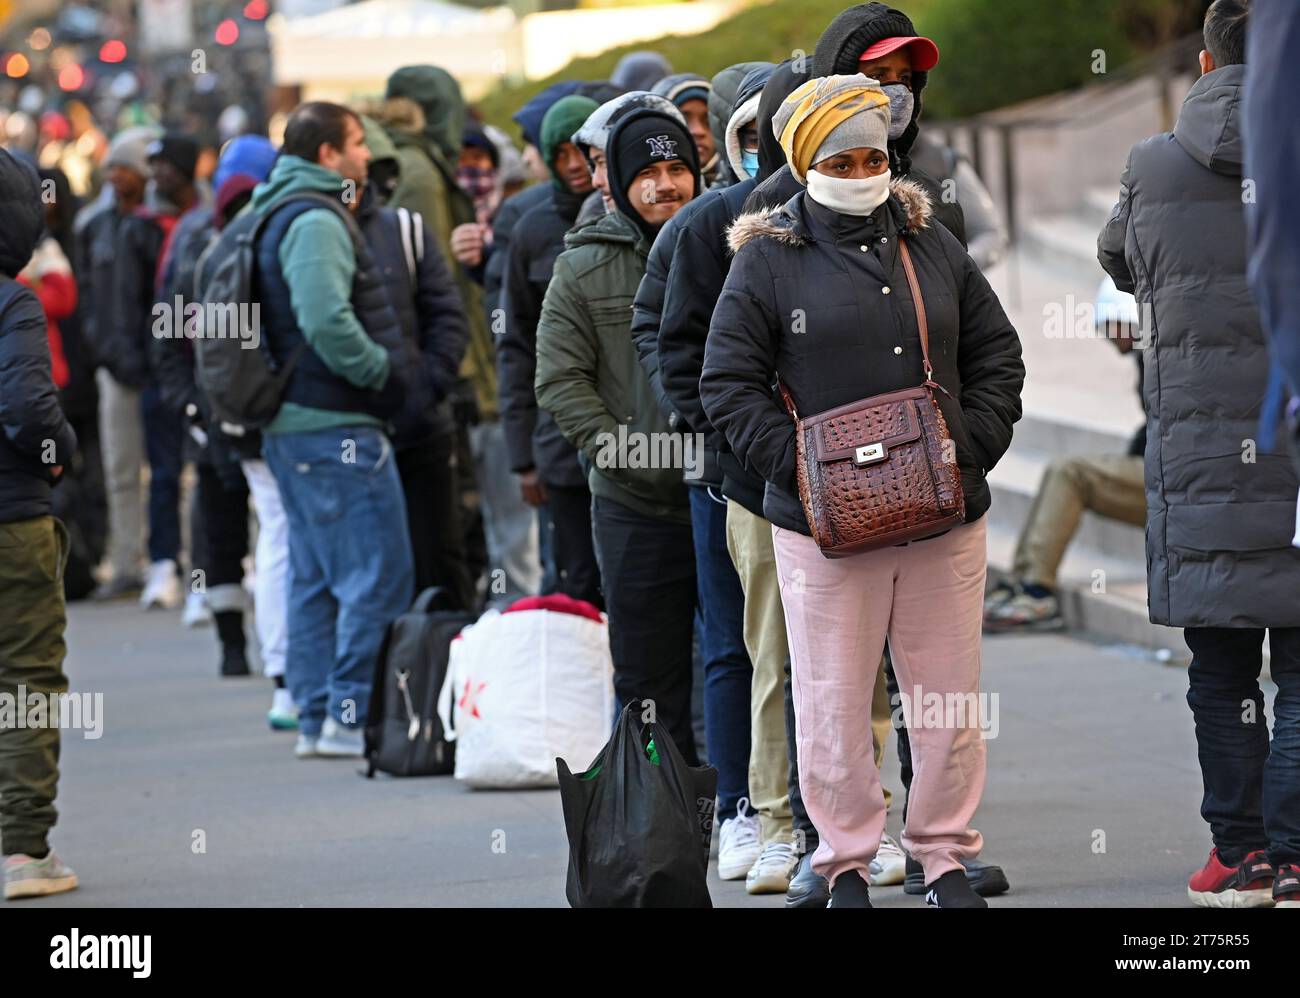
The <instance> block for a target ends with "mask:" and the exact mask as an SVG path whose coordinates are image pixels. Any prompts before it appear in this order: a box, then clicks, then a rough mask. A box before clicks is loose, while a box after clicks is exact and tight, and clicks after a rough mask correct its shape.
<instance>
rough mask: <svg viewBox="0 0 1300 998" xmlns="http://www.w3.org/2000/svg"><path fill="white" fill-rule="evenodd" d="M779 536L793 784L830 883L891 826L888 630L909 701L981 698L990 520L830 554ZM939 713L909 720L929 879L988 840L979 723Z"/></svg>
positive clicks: (911, 827)
mask: <svg viewBox="0 0 1300 998" xmlns="http://www.w3.org/2000/svg"><path fill="white" fill-rule="evenodd" d="M772 533H773V538H774V541H775V545H776V562H777V570H778V573H779V576H780V585H781V602H782V604H783V605H784V607H785V618H786V625H787V628H788V630H789V635H790V661H791V674H792V689H793V694H794V709H795V738H796V741H797V743H798V752H799V755H798V758H799V785H800V789H801V790H802V793H803V799H804V804H805V806H806V807H807V808H808V816H809V818H810V819H811V820H812V823H813V825H814V827H816V829H817V832H818V834H819V836H820V838H821V844H820V845H819V846H818V848H817V851H816V852H815V853H814V854H813V860H812V865H813V869H814V870H816V871H817V872H818V873H820V874H822V875H823V876H825V877H827V878H828V879H829V880H830V881H831V882H832V883H834V881H835V878H836V877H837V876H839V874H840V873H842V872H844V871H845V870H851V869H855V868H856V869H859V870H861V871H862V877H863V879H864V880H865V879H866V877H867V866H868V864H869V863H870V862H871V860H872V858H873V857H874V856H875V855H876V849H877V848H878V847H879V846H880V837H881V835H882V834H884V830H885V799H884V795H883V793H882V792H881V786H880V773H879V771H878V770H877V769H876V763H875V759H874V756H873V753H872V748H871V694H872V689H873V687H874V685H875V678H876V670H877V668H878V667H879V664H880V656H881V653H882V652H883V650H884V645H885V638H886V637H888V638H889V647H890V651H891V654H892V656H893V661H894V672H895V674H896V676H897V677H898V683H899V689H900V690H901V691H902V692H904V693H906V694H908V695H909V696H910V697H912V699H913V701H916V699H917V698H916V697H915V696H914V693H915V691H916V688H917V687H920V690H921V698H920V701H919V703H920V704H924V703H925V702H927V701H929V702H931V703H933V702H934V700H933V698H931V697H929V696H928V695H929V694H933V693H937V694H940V695H942V696H944V699H945V700H949V699H950V698H948V697H947V696H946V695H947V694H976V693H978V691H979V680H980V629H981V617H982V607H983V600H984V574H985V569H986V564H987V553H986V548H985V524H984V520H983V519H979V520H976V521H975V522H974V523H968V524H963V525H962V526H960V527H956V528H954V529H953V530H950V531H949V532H948V533H946V534H944V535H943V536H941V537H932V538H930V539H929V540H924V541H915V542H913V543H911V544H907V545H904V546H902V547H888V548H884V549H882V550H878V551H868V552H865V553H863V554H858V555H852V556H850V557H848V558H834V559H832V558H826V557H824V556H823V555H822V553H821V552H820V551H819V550H818V549H817V545H816V543H815V542H814V541H813V539H812V538H811V537H807V536H805V535H803V534H800V533H797V532H795V531H792V530H783V529H781V528H780V527H775V526H774V527H773V528H772ZM971 699H972V698H967V702H970V700H971ZM954 702H955V701H954ZM918 713H919V712H918ZM936 716H937V715H931V716H930V717H929V719H928V720H929V723H925V724H920V725H913V724H912V723H911V721H912V720H913V719H912V718H908V720H909V725H908V735H909V738H910V739H911V745H912V768H913V772H912V791H911V796H910V799H909V801H908V807H907V827H906V828H905V829H904V830H903V847H904V848H905V849H907V851H908V852H909V853H911V854H912V856H913V857H915V858H916V859H917V860H918V861H919V862H920V863H921V864H922V865H923V866H924V867H925V880H926V883H933V882H934V881H935V880H936V879H938V878H939V877H940V876H941V875H942V874H944V873H946V872H948V871H949V870H957V869H961V860H962V858H963V857H973V856H976V855H978V854H979V851H980V847H981V845H982V844H983V840H982V839H981V837H980V833H979V832H977V831H975V830H974V829H973V828H971V827H970V821H971V818H972V817H973V816H974V814H975V809H976V807H978V806H979V802H980V797H981V795H982V794H983V792H984V740H983V738H981V736H980V728H979V725H978V721H977V720H972V719H970V718H969V716H968V715H965V714H961V713H955V712H954V713H953V714H951V715H948V716H949V717H951V718H952V719H955V720H956V721H957V724H953V723H951V720H948V719H947V717H945V720H944V721H943V722H942V723H935V717H936ZM922 719H923V720H925V718H922ZM967 722H968V723H967Z"/></svg>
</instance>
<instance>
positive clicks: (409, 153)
mask: <svg viewBox="0 0 1300 998" xmlns="http://www.w3.org/2000/svg"><path fill="white" fill-rule="evenodd" d="M385 98H386V100H385V102H384V107H383V110H382V119H383V124H384V126H385V128H386V129H387V131H388V135H389V137H390V138H391V139H392V140H393V143H394V144H395V145H396V146H397V155H398V160H399V162H400V165H401V173H400V178H399V180H398V183H397V187H396V188H395V189H394V190H393V193H392V196H391V204H392V205H393V206H394V207H402V208H407V209H409V210H410V211H412V212H418V213H419V214H420V216H421V217H422V218H423V219H424V220H425V222H427V223H428V225H429V228H430V230H431V231H432V232H433V234H434V236H435V237H436V239H437V241H438V246H439V248H440V249H441V250H442V252H443V253H444V254H445V258H446V259H449V260H450V259H454V257H453V256H452V252H451V232H452V229H454V228H455V227H456V226H457V225H462V224H465V223H468V222H474V221H475V219H476V216H475V214H474V203H473V201H472V200H471V199H470V197H469V195H468V194H466V193H465V192H464V191H462V190H461V189H460V187H459V185H458V184H457V183H456V163H457V162H458V160H459V158H460V145H461V138H462V136H463V134H464V131H465V102H464V99H463V98H462V97H461V93H460V85H459V84H458V83H457V82H456V80H455V79H454V78H453V77H452V76H451V74H450V73H448V72H447V71H446V70H445V69H441V68H439V67H438V66H404V67H403V68H401V69H399V70H397V71H396V72H394V73H393V75H392V76H390V77H389V78H388V87H387V90H386V92H385ZM450 269H451V274H452V277H453V278H454V279H455V281H456V285H457V287H458V289H459V290H460V296H461V301H462V303H463V304H464V306H465V314H466V316H467V317H468V319H469V329H470V334H469V347H468V349H467V350H466V353H465V361H464V364H463V366H462V369H461V373H462V375H463V376H464V377H466V378H468V379H469V381H470V382H471V383H472V385H473V387H474V396H475V401H476V402H477V405H478V410H479V416H480V417H481V418H482V419H484V420H486V421H489V422H490V421H492V420H494V419H495V418H496V413H497V386H496V368H495V364H494V362H493V357H492V336H491V333H490V332H489V327H488V317H487V313H486V312H485V311H484V308H483V289H482V288H480V287H479V285H478V284H476V283H475V282H474V281H473V280H472V279H471V278H470V276H469V275H468V274H467V273H466V271H465V269H464V268H463V267H455V266H454V267H451V268H450Z"/></svg>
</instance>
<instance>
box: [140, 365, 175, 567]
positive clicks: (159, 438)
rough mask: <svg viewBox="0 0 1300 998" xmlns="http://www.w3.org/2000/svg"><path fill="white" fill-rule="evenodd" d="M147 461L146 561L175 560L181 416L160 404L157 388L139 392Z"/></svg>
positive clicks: (155, 386) (154, 386)
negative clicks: (147, 531) (147, 552)
mask: <svg viewBox="0 0 1300 998" xmlns="http://www.w3.org/2000/svg"><path fill="white" fill-rule="evenodd" d="M140 418H141V420H142V421H143V422H144V449H145V454H146V456H147V457H148V459H149V560H150V561H166V560H168V559H171V560H172V561H175V560H176V558H177V555H178V554H179V553H180V549H181V464H182V458H181V448H182V445H183V441H184V439H185V435H184V431H183V429H182V427H181V424H182V422H183V421H184V417H182V416H181V415H179V414H178V413H176V412H173V411H172V410H171V409H169V408H168V407H167V406H166V405H164V404H163V400H162V393H161V392H160V391H159V390H158V385H157V384H154V383H151V384H150V385H149V386H148V387H147V388H145V390H144V391H143V392H141V393H140Z"/></svg>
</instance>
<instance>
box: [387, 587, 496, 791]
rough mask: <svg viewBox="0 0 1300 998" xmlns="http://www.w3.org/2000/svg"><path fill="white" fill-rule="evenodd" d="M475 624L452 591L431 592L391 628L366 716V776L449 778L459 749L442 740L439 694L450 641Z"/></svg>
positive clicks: (445, 670) (474, 617)
mask: <svg viewBox="0 0 1300 998" xmlns="http://www.w3.org/2000/svg"><path fill="white" fill-rule="evenodd" d="M477 619H478V618H477V617H476V616H475V615H474V614H472V613H467V612H465V611H464V610H461V609H460V608H459V606H458V604H457V602H456V599H455V597H454V596H453V595H452V594H451V592H450V591H449V590H446V589H442V588H439V587H433V588H430V589H426V590H425V591H424V592H422V593H420V595H419V596H417V597H416V599H415V602H414V603H413V604H412V605H411V609H410V611H409V612H407V613H404V614H402V616H400V617H398V618H397V619H396V620H395V621H393V622H392V623H391V624H390V625H389V626H388V633H386V634H385V635H384V643H383V645H382V646H381V647H380V649H379V659H378V661H377V662H376V664H375V680H374V687H373V689H371V691H370V711H369V714H368V716H367V717H366V762H367V766H366V776H368V777H373V776H374V775H375V770H377V769H378V770H382V771H383V772H385V773H389V774H391V775H393V776H445V775H447V774H449V773H451V771H452V769H453V768H454V767H455V761H456V757H455V745H454V744H452V743H451V742H449V741H447V740H446V738H445V737H444V732H443V728H442V721H441V720H439V718H438V694H439V693H440V692H442V682H443V680H444V679H445V678H446V676H447V659H448V657H449V655H450V653H451V642H452V639H453V638H455V637H456V635H457V634H459V633H460V632H461V628H463V627H465V626H466V625H468V624H472V623H474V621H475V620H477Z"/></svg>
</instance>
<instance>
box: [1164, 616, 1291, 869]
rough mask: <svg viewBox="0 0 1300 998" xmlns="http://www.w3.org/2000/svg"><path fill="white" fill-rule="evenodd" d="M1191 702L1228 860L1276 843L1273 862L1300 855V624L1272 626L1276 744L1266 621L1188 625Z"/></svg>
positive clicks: (1214, 827)
mask: <svg viewBox="0 0 1300 998" xmlns="http://www.w3.org/2000/svg"><path fill="white" fill-rule="evenodd" d="M1183 639H1184V640H1185V641H1186V642H1187V647H1188V648H1190V649H1191V652H1192V664H1191V666H1189V668H1188V672H1187V678H1188V690H1187V703H1188V706H1190V707H1191V708H1192V717H1193V719H1194V720H1195V724H1196V751H1197V755H1198V756H1199V758H1200V763H1201V780H1202V783H1203V785H1204V791H1205V792H1204V796H1203V798H1202V800H1201V817H1202V818H1204V819H1205V820H1206V821H1207V822H1209V825H1210V833H1211V835H1212V836H1213V838H1214V845H1215V847H1216V848H1217V849H1218V850H1219V856H1220V857H1221V858H1222V860H1223V862H1224V863H1226V864H1228V865H1229V866H1233V865H1235V864H1237V863H1239V862H1241V860H1242V859H1244V858H1245V857H1246V855H1247V853H1250V852H1254V851H1255V850H1256V849H1265V848H1266V849H1268V858H1269V860H1270V861H1271V862H1273V863H1275V864H1276V863H1300V628H1298V627H1270V628H1269V629H1268V648H1269V672H1270V674H1271V675H1272V677H1273V682H1275V683H1276V684H1277V698H1276V699H1275V700H1274V701H1273V737H1272V741H1271V744H1270V740H1269V733H1268V721H1267V719H1266V718H1265V716H1264V694H1263V693H1262V692H1261V690H1260V688H1259V673H1260V669H1261V667H1262V665H1263V645H1264V630H1263V628H1254V627H1240V628H1238V627H1188V628H1185V629H1184V630H1183Z"/></svg>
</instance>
